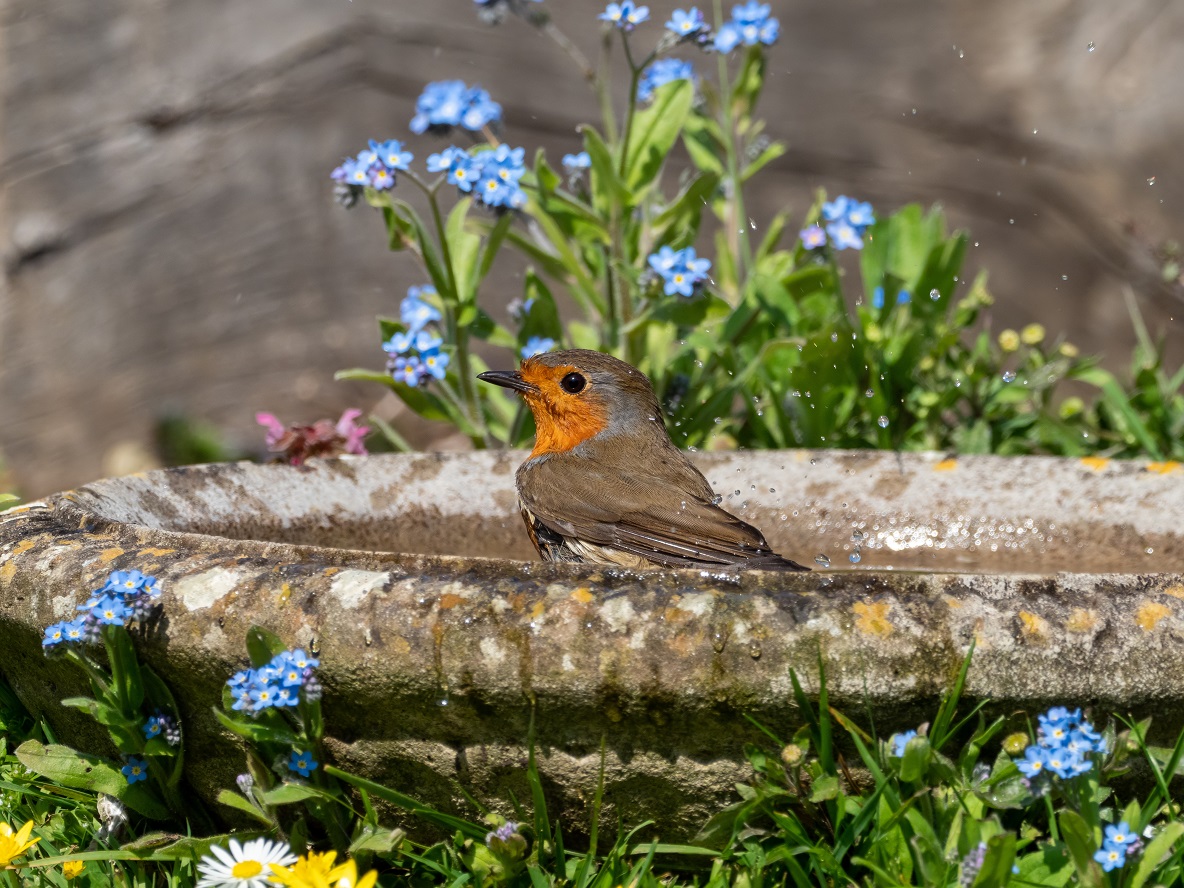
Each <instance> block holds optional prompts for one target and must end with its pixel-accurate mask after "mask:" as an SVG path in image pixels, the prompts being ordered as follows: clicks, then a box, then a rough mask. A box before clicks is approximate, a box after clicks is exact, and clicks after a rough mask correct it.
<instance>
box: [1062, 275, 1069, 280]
mask: <svg viewBox="0 0 1184 888" xmlns="http://www.w3.org/2000/svg"><path fill="white" fill-rule="evenodd" d="M1061 280H1063V281H1067V280H1069V275H1067V274H1063V275H1061Z"/></svg>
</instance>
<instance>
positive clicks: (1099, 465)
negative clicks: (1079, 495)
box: [1081, 456, 1110, 472]
mask: <svg viewBox="0 0 1184 888" xmlns="http://www.w3.org/2000/svg"><path fill="white" fill-rule="evenodd" d="M1081 464H1082V465H1083V466H1085V467H1086V468H1087V469H1092V470H1093V471H1095V472H1100V471H1102V469H1104V468H1106V466H1108V465H1110V460H1108V459H1106V458H1105V457H1102V456H1083V457H1082V458H1081Z"/></svg>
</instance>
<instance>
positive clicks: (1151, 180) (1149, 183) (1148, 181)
mask: <svg viewBox="0 0 1184 888" xmlns="http://www.w3.org/2000/svg"><path fill="white" fill-rule="evenodd" d="M1147 184H1148V185H1154V184H1155V176H1152V177H1151V178H1150V179H1148V180H1147Z"/></svg>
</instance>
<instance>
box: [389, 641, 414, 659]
mask: <svg viewBox="0 0 1184 888" xmlns="http://www.w3.org/2000/svg"><path fill="white" fill-rule="evenodd" d="M387 647H388V648H389V649H390V651H391V652H392V653H395V654H399V655H401V656H406V655H407V654H409V653H411V642H409V641H408V640H407V639H406V638H403V637H402V636H395V638H394V639H392V640H391V643H390V644H389V645H387Z"/></svg>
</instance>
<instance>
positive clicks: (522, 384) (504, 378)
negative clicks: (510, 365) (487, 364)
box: [477, 370, 539, 395]
mask: <svg viewBox="0 0 1184 888" xmlns="http://www.w3.org/2000/svg"><path fill="white" fill-rule="evenodd" d="M477 378H478V379H480V380H481V381H482V382H492V383H493V384H494V385H500V386H502V387H503V388H508V389H514V391H517V392H522V393H523V394H531V395H537V394H538V391H539V389H538V386H535V385H531V384H530V383H529V382H527V381H526V380H525V379H523V378H522V374H521V373H519V372H518V371H517V370H488V371H486V372H485V373H478V374H477Z"/></svg>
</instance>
